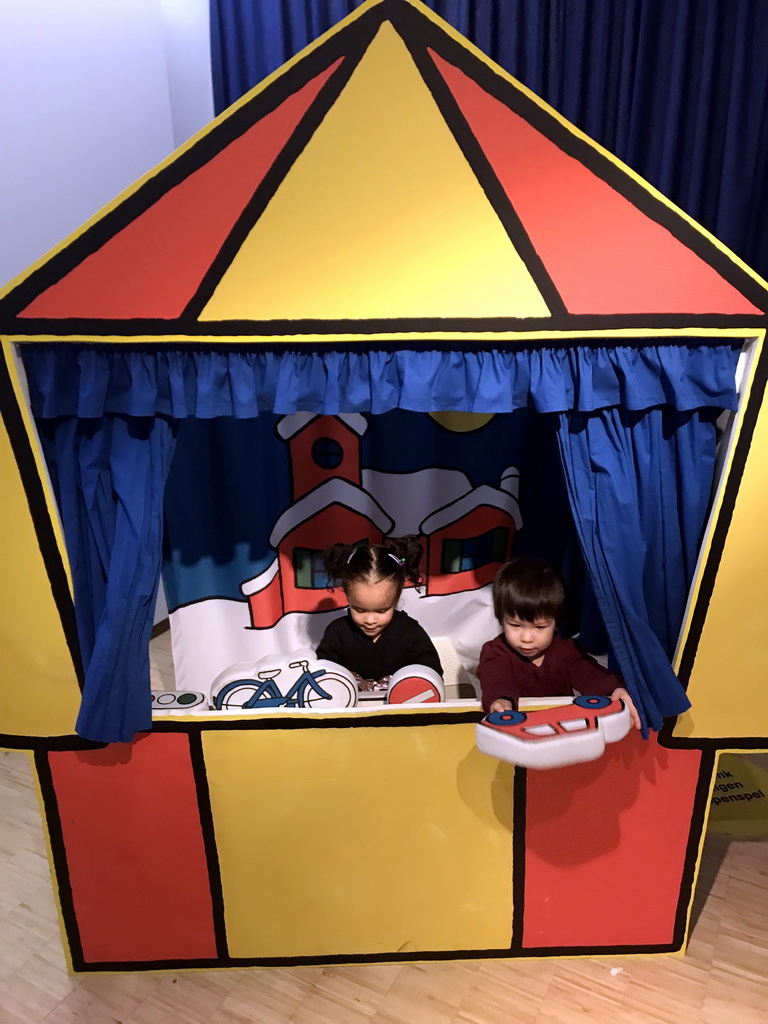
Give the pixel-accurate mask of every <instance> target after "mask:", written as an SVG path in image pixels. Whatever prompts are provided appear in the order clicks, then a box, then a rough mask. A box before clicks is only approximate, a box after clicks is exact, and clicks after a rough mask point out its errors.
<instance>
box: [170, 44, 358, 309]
mask: <svg viewBox="0 0 768 1024" xmlns="http://www.w3.org/2000/svg"><path fill="white" fill-rule="evenodd" d="M375 28H376V26H374V31H375ZM372 39H373V33H371V36H370V38H368V39H367V40H365V45H364V46H363V47H362V48H361V49H360V50H359V52H358V53H356V54H355V55H354V56H349V55H348V56H346V57H345V58H344V61H343V63H342V64H341V65H340V66H339V67H338V68H336V70H335V71H334V72H333V73H332V74H331V76H330V78H329V79H328V80H327V81H326V82H324V83H323V86H322V87H321V89H320V91H319V92H318V94H317V96H316V97H315V99H314V100H313V101H312V103H311V104H310V105H309V107H308V108H307V110H306V111H305V112H304V114H303V116H302V117H301V120H300V121H299V122H298V124H297V125H296V127H295V128H294V130H293V132H291V135H290V136H289V138H288V141H287V142H286V143H285V145H284V146H283V148H282V149H281V150H280V152H279V153H278V155H277V156H276V157H275V159H274V160H273V162H272V164H271V166H270V167H269V169H268V171H267V173H266V174H265V175H264V177H263V178H262V180H261V182H260V183H259V186H258V188H257V189H256V191H255V192H254V194H253V196H252V197H251V199H250V200H249V201H248V202H247V203H246V204H245V206H244V207H243V209H242V210H241V211H240V215H239V217H238V218H237V220H236V221H235V224H234V227H233V228H232V229H231V230H230V232H229V233H228V235H227V237H226V238H225V239H224V242H223V244H222V246H221V248H220V249H219V251H218V253H217V254H216V256H214V258H213V260H212V261H211V263H210V264H209V266H208V269H207V270H206V272H205V274H204V275H203V278H202V280H201V282H200V284H199V286H198V288H197V289H196V290H195V292H194V294H193V295H192V297H191V298H190V300H189V302H188V303H187V305H186V307H185V308H184V312H183V313H182V314H181V317H180V319H181V320H187V319H189V320H191V321H193V322H197V320H198V317H199V316H200V314H201V313H202V311H203V309H204V308H205V307H206V306H207V304H208V302H209V301H210V300H211V298H212V297H213V295H214V293H215V291H216V289H217V288H218V286H219V284H220V283H221V280H222V278H223V277H224V275H225V274H226V273H227V271H228V270H229V268H230V266H231V265H232V263H233V262H234V260H235V259H236V257H237V254H238V253H239V252H240V249H241V248H242V246H243V244H244V242H245V241H246V239H247V238H248V236H249V235H250V233H251V231H252V230H253V228H254V226H255V224H256V222H257V221H258V219H259V217H261V215H262V213H264V211H265V210H266V208H267V206H268V205H269V203H270V202H271V200H272V198H273V196H274V195H275V193H276V192H277V190H278V188H279V187H280V185H281V184H282V182H283V179H284V178H285V176H286V175H287V174H288V173H289V171H290V170H291V168H292V167H293V165H294V163H295V162H296V160H298V158H299V157H300V156H301V154H302V153H303V152H304V149H305V148H306V146H307V145H308V143H309V142H310V140H311V139H312V136H313V135H314V134H315V132H316V131H317V129H318V128H319V127H320V125H321V124H322V121H323V119H324V117H325V115H326V114H327V113H328V111H329V110H330V109H331V107H332V106H333V104H334V103H335V102H336V100H337V99H338V98H339V96H340V95H341V93H342V91H343V89H344V88H345V86H346V85H347V82H348V81H349V79H350V77H351V76H352V73H353V72H354V71H355V69H356V68H357V65H358V63H359V62H360V59H361V58H362V56H363V54H364V52H365V49H366V48H367V46H368V45H369V43H370V42H371V40H372Z"/></svg>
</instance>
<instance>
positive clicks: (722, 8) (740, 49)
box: [210, 0, 768, 277]
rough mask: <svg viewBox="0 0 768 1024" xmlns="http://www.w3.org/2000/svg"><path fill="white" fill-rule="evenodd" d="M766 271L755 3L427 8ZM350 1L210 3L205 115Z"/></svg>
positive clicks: (767, 68) (762, 88) (509, 3)
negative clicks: (210, 94)
mask: <svg viewBox="0 0 768 1024" xmlns="http://www.w3.org/2000/svg"><path fill="white" fill-rule="evenodd" d="M426 2H427V6H429V7H431V8H432V10H434V11H435V12H436V13H437V14H438V15H440V16H441V17H442V18H444V19H445V20H446V21H448V22H449V23H450V24H451V25H453V26H454V27H455V28H457V29H458V30H459V32H461V33H462V34H463V35H464V36H466V37H467V38H468V39H470V40H471V41H472V42H474V43H476V44H477V45H478V46H479V47H480V49H481V50H483V52H485V53H487V54H488V55H489V56H490V57H492V58H493V59H494V60H495V61H496V62H497V63H498V64H500V65H501V66H502V67H504V68H506V69H507V70H508V71H510V72H511V73H512V74H513V75H515V77H516V78H518V79H519V80H520V81H521V82H523V83H524V84H525V85H527V86H528V87H529V88H530V89H532V90H533V92H535V93H536V94H537V95H538V96H541V97H542V99H544V100H546V101H547V102H548V103H551V104H552V106H553V107H555V109H556V110H558V111H560V113H561V114H563V115H564V116H565V117H567V118H568V119H569V120H570V121H572V122H573V123H574V124H576V125H578V127H579V128H581V129H583V130H584V131H585V132H586V133H587V135H589V136H590V137H591V138H593V139H595V141H597V142H599V143H601V144H602V145H603V146H605V147H606V149H608V150H609V151H610V152H612V153H615V154H616V155H617V156H618V157H620V158H621V159H622V160H624V161H626V162H627V163H628V164H629V165H630V167H632V168H634V170H636V171H637V172H638V173H639V174H641V175H642V176H643V177H644V178H647V180H648V181H650V182H651V183H652V184H653V185H655V186H656V187H657V188H658V189H659V190H660V191H661V192H662V193H663V194H664V195H666V196H667V197H668V198H670V199H672V200H673V201H674V202H676V203H677V204H678V205H679V206H681V207H682V208H683V209H684V210H686V212H687V213H689V214H690V215H691V216H692V217H694V218H695V219H696V220H697V221H699V223H701V224H703V225H704V227H706V228H707V229H708V230H710V231H711V232H712V233H713V234H714V235H716V236H717V237H718V238H719V239H721V240H722V241H723V242H725V244H726V245H728V246H729V247H730V248H731V249H733V250H734V252H736V253H738V255H739V256H741V257H742V258H743V259H744V260H746V262H747V263H748V264H750V266H752V267H754V268H755V269H756V270H757V271H758V272H760V273H761V274H762V275H763V276H764V277H768V232H766V228H765V218H761V217H758V216H756V212H757V211H761V210H763V209H765V207H766V205H767V204H768V61H767V60H766V59H765V54H766V52H768V17H766V11H765V5H764V3H763V2H762V0H620V2H617V0H426ZM357 6H358V0H210V12H211V52H212V67H213V81H214V98H215V103H216V109H217V111H221V110H223V109H224V108H225V107H227V106H229V104H230V103H232V102H234V101H235V100H236V99H238V98H239V97H240V96H241V95H242V94H243V93H244V92H246V91H247V90H248V89H250V88H251V87H252V86H253V85H255V84H256V83H257V82H259V81H261V79H262V78H264V76H265V75H267V74H268V73H269V72H271V71H273V70H274V69H275V68H277V67H279V66H280V65H281V64H283V63H284V62H285V61H286V60H287V59H288V58H289V57H292V56H293V55H294V54H295V53H297V52H298V51H299V50H300V49H301V48H302V47H304V46H306V45H307V43H309V42H311V41H312V40H313V39H315V38H316V37H317V36H318V35H320V34H321V33H322V32H324V31H326V30H327V29H329V28H331V27H332V26H333V25H334V24H336V22H338V21H339V20H340V19H341V18H342V17H344V16H345V15H347V14H349V13H350V12H351V11H352V10H354V9H355V8H356V7H357Z"/></svg>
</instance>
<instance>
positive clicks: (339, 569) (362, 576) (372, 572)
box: [323, 534, 424, 597]
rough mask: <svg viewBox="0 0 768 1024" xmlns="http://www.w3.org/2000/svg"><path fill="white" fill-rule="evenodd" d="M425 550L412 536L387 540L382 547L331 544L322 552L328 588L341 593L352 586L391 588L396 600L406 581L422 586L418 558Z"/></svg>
mask: <svg viewBox="0 0 768 1024" xmlns="http://www.w3.org/2000/svg"><path fill="white" fill-rule="evenodd" d="M423 554H424V548H423V547H422V545H421V542H420V541H419V538H418V537H417V536H415V535H414V534H409V535H408V536H405V537H388V538H387V540H386V541H385V542H384V543H383V544H368V543H367V542H366V543H363V544H333V545H331V547H329V548H328V549H327V550H326V551H325V552H324V556H323V557H324V562H325V570H326V572H327V573H328V585H329V586H339V585H340V586H341V587H343V588H344V591H345V592H346V591H347V588H348V587H349V585H350V584H351V583H359V582H362V583H380V582H382V581H383V580H387V581H389V582H391V583H393V584H394V586H395V588H396V591H397V597H400V593H401V591H402V589H403V587H404V586H405V583H406V581H407V582H409V583H414V584H416V585H418V584H419V583H420V582H421V570H420V563H421V556H422V555H423Z"/></svg>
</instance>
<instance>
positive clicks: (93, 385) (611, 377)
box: [23, 338, 738, 419]
mask: <svg viewBox="0 0 768 1024" xmlns="http://www.w3.org/2000/svg"><path fill="white" fill-rule="evenodd" d="M23 356H24V363H25V366H26V369H27V374H28V378H29V389H30V401H31V404H32V409H33V411H34V413H35V415H36V416H38V417H41V418H43V419H50V418H51V417H57V416H76V417H80V418H84V419H94V418H98V417H101V416H103V415H105V414H110V415H117V416H131V417H147V416H150V417H151V416H167V417H170V418H171V419H184V418H185V417H187V416H195V417H197V418H198V419H210V418H212V417H217V416H234V417H235V418H238V419H241V418H249V417H252V416H256V415H258V414H259V412H276V413H278V414H279V415H288V414H290V413H294V412H297V411H300V410H301V411H312V412H318V413H325V414H329V415H332V414H335V413H338V412H373V413H381V412H388V411H390V410H391V409H397V408H400V409H410V410H412V411H414V412H431V411H434V410H436V409H455V410H458V411H463V412H492V413H499V412H513V411H514V410H515V409H526V408H533V409H535V410H536V411H537V412H541V413H550V412H562V411H563V410H577V411H579V412H590V411H592V410H594V409H602V408H606V407H609V406H622V407H624V408H626V409H635V410H636V409H648V408H651V407H652V406H657V405H671V406H673V407H674V408H676V409H681V410H687V409H702V408H716V409H735V408H736V406H735V404H734V403H735V392H734V372H735V365H736V360H737V358H738V348H734V347H732V346H731V345H723V344H722V343H721V342H719V341H716V340H713V341H712V342H708V341H707V339H705V338H697V339H696V344H695V345H679V344H675V345H663V344H656V343H648V344H644V343H643V342H642V340H641V339H638V340H637V343H636V346H633V347H629V346H622V345H617V346H615V347H605V348H600V347H596V346H595V347H588V346H585V345H574V346H573V347H570V348H566V347H562V348H550V349H543V348H542V349H488V350H485V351H465V350H462V349H456V348H450V347H448V346H446V347H445V348H444V349H440V350H436V349H430V350H427V351H423V352H419V351H411V350H407V351H381V350H378V351H365V352H359V351H350V350H349V349H343V350H325V349H324V350H323V351H317V352H303V351H302V352H297V351H279V352H274V351H264V350H261V349H260V348H259V347H258V346H256V347H254V348H251V349H247V350H237V349H231V348H227V347H226V346H225V345H218V346H214V347H213V348H211V349H205V350H201V349H189V350H184V349H181V348H179V349H172V350H170V349H167V348H164V347H163V348H159V347H158V348H149V349H137V348H133V347H132V346H129V345H120V346H112V347H110V346H95V345H93V346H87V347H86V346H80V345H78V346H75V345H69V344H63V345H62V344H56V343H51V344H48V345H45V344H36V345H34V346H27V347H25V348H24V350H23Z"/></svg>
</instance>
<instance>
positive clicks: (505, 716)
mask: <svg viewBox="0 0 768 1024" xmlns="http://www.w3.org/2000/svg"><path fill="white" fill-rule="evenodd" d="M630 728H631V721H630V717H629V708H628V707H627V706H626V704H625V703H624V701H623V700H611V698H610V697H590V696H583V697H575V698H574V699H573V701H572V703H571V704H564V705H561V706H560V707H556V708H546V709H544V710H541V711H530V712H528V714H525V713H524V712H522V711H494V712H492V713H491V714H490V715H486V717H485V718H484V719H483V720H482V722H478V723H477V728H476V736H475V739H476V743H477V749H478V750H480V751H482V753H483V754H490V756H491V757H498V758H499V759H500V760H502V761H511V762H512V764H519V765H521V766H522V767H524V768H559V767H561V766H562V765H566V764H578V763H579V762H581V761H594V760H596V759H597V758H598V757H600V756H601V755H602V753H603V751H604V750H605V744H606V743H615V742H616V741H617V740H620V739H623V738H624V737H625V736H626V735H627V733H628V732H629V730H630Z"/></svg>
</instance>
